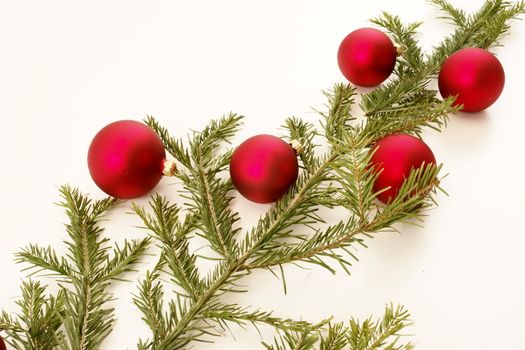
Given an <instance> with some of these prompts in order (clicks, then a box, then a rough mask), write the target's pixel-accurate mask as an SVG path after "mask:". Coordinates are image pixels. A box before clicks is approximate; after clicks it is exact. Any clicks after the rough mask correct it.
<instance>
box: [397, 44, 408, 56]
mask: <svg viewBox="0 0 525 350" xmlns="http://www.w3.org/2000/svg"><path fill="white" fill-rule="evenodd" d="M407 51H408V47H407V46H406V45H403V44H401V45H396V53H397V57H399V56H401V55H402V54H404V53H405V52H407Z"/></svg>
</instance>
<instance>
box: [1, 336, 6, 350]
mask: <svg viewBox="0 0 525 350" xmlns="http://www.w3.org/2000/svg"><path fill="white" fill-rule="evenodd" d="M0 350H7V347H6V346H5V343H4V339H2V337H0Z"/></svg>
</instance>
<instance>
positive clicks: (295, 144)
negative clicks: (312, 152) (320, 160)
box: [290, 139, 304, 155]
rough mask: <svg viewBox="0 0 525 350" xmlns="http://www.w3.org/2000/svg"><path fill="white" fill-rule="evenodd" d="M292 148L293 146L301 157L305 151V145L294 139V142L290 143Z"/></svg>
mask: <svg viewBox="0 0 525 350" xmlns="http://www.w3.org/2000/svg"><path fill="white" fill-rule="evenodd" d="M290 146H292V148H293V149H294V150H295V153H296V154H297V155H300V154H301V153H303V151H304V147H303V144H302V143H301V141H299V140H297V139H293V140H292V141H290Z"/></svg>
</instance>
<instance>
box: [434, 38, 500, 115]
mask: <svg viewBox="0 0 525 350" xmlns="http://www.w3.org/2000/svg"><path fill="white" fill-rule="evenodd" d="M438 82H439V91H440V92H441V96H443V97H448V96H456V95H457V99H456V102H455V104H456V105H461V104H462V105H463V111H465V112H479V111H482V110H484V109H485V108H487V107H489V106H490V105H491V104H493V103H494V102H496V100H497V99H498V97H499V95H501V92H502V91H503V86H504V85H505V72H504V71H503V66H502V65H501V63H500V61H499V60H498V59H497V58H496V56H494V55H493V54H491V53H490V52H488V51H487V50H483V49H478V48H466V49H463V50H459V51H457V52H456V53H454V54H453V55H451V56H450V57H449V58H448V59H447V60H446V61H445V63H444V64H443V66H442V67H441V71H440V72H439V79H438Z"/></svg>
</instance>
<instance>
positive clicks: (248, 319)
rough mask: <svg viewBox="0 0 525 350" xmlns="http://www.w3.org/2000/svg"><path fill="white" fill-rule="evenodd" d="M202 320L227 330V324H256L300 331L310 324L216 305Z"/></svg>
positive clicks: (232, 306)
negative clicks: (212, 321) (209, 320)
mask: <svg viewBox="0 0 525 350" xmlns="http://www.w3.org/2000/svg"><path fill="white" fill-rule="evenodd" d="M202 317H203V319H212V320H214V321H216V322H217V323H218V324H219V325H220V326H221V327H222V328H223V329H229V327H228V322H231V323H235V324H237V325H240V326H245V325H246V324H248V323H249V324H252V325H254V326H256V327H257V324H266V325H269V326H272V327H275V328H277V329H279V330H291V331H300V330H303V329H304V328H305V327H309V326H310V324H309V323H308V322H305V321H295V320H291V319H283V318H279V317H275V316H273V315H272V313H271V312H265V311H260V310H256V311H250V310H248V308H243V307H240V306H238V305H230V304H217V305H214V306H212V307H211V308H210V309H209V310H207V311H206V312H204V313H203V314H202Z"/></svg>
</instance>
